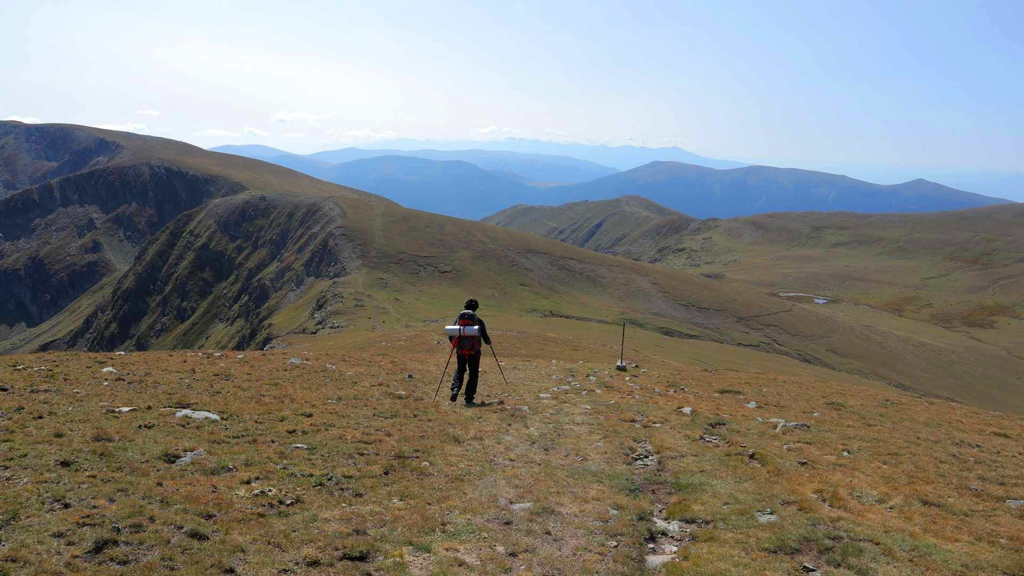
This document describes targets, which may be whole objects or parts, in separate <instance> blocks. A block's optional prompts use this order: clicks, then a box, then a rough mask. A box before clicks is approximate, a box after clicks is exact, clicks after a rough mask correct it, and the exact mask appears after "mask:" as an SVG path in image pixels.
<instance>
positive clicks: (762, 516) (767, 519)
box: [754, 508, 779, 524]
mask: <svg viewBox="0 0 1024 576" xmlns="http://www.w3.org/2000/svg"><path fill="white" fill-rule="evenodd" d="M754 516H755V517H756V518H757V521H758V522H760V523H761V524H769V523H771V522H776V521H778V519H779V517H778V516H776V515H775V513H774V512H772V509H771V508H766V509H764V510H758V511H757V512H754Z"/></svg>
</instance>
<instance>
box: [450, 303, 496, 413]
mask: <svg viewBox="0 0 1024 576" xmlns="http://www.w3.org/2000/svg"><path fill="white" fill-rule="evenodd" d="M463 308H465V310H463V311H462V312H460V313H459V316H458V317H457V318H456V319H455V324H456V325H458V326H478V327H479V328H480V335H479V336H449V337H448V341H449V342H451V344H452V347H453V348H455V352H456V353H457V354H458V358H457V361H458V365H457V366H456V368H455V375H454V376H452V396H451V401H452V402H455V401H456V400H458V399H459V392H460V391H461V390H462V381H463V379H464V378H465V376H466V370H467V369H468V370H469V380H468V381H467V382H466V393H465V394H464V395H463V397H464V398H465V400H466V406H467V407H473V406H476V402H474V398H476V386H477V382H478V380H479V378H480V355H481V354H480V350H481V348H482V346H481V344H480V342H481V340H482V341H483V343H484V344H487V345H488V346H490V345H491V338H490V336H488V335H487V325H486V324H484V321H483V319H482V318H480V317H479V316H477V314H476V311H477V310H479V309H480V303H479V302H477V301H476V298H470V299H469V300H466V303H465V305H463Z"/></svg>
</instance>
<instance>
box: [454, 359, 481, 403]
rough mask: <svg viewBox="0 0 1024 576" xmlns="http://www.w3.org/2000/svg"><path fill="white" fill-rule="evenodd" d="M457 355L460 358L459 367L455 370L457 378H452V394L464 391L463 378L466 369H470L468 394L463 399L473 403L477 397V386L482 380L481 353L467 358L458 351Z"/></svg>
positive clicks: (467, 384)
mask: <svg viewBox="0 0 1024 576" xmlns="http://www.w3.org/2000/svg"><path fill="white" fill-rule="evenodd" d="M455 354H456V355H457V356H458V361H459V365H458V366H457V367H456V368H455V376H453V377H452V392H458V391H459V390H460V389H462V378H463V377H464V376H465V375H466V367H467V366H468V367H469V381H468V382H466V393H465V394H464V395H463V397H464V398H465V399H466V402H472V401H473V398H475V397H476V384H477V380H478V379H479V378H480V351H479V350H478V351H477V352H476V353H475V354H473V355H472V356H465V355H463V354H459V351H458V350H456V351H455Z"/></svg>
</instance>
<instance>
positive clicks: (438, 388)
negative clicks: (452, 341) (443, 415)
mask: <svg viewBox="0 0 1024 576" xmlns="http://www.w3.org/2000/svg"><path fill="white" fill-rule="evenodd" d="M452 354H455V346H452V351H451V352H449V353H448V361H447V362H445V363H444V372H441V380H439V381H438V382H437V391H436V392H434V400H431V402H434V401H436V400H437V395H438V394H439V393H440V392H441V383H443V382H444V375H445V374H447V373H448V365H449V364H451V363H452Z"/></svg>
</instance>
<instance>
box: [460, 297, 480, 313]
mask: <svg viewBox="0 0 1024 576" xmlns="http://www.w3.org/2000/svg"><path fill="white" fill-rule="evenodd" d="M464 306H465V308H466V310H472V311H474V312H476V310H477V309H478V308H480V303H479V302H477V301H476V298H470V299H469V300H466V303H465V304H464Z"/></svg>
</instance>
